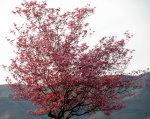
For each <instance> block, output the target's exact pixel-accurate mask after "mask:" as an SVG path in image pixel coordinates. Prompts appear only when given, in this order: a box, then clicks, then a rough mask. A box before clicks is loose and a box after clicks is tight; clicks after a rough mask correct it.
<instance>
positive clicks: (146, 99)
mask: <svg viewBox="0 0 150 119" xmlns="http://www.w3.org/2000/svg"><path fill="white" fill-rule="evenodd" d="M142 79H145V80H150V73H147V74H145V75H143V76H142ZM125 104H126V108H124V109H121V110H118V111H114V112H113V113H112V114H111V116H106V115H104V114H103V113H101V112H97V113H95V114H93V115H88V116H81V117H73V118H72V119H150V86H145V87H143V88H141V89H137V90H136V95H135V96H131V97H128V98H125ZM34 108H36V107H35V106H33V105H32V103H30V102H28V101H25V100H16V99H13V94H12V91H10V90H9V89H8V88H7V85H0V119H50V118H49V117H48V116H47V115H42V116H39V115H29V114H27V113H26V111H27V110H30V109H34Z"/></svg>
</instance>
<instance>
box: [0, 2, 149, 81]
mask: <svg viewBox="0 0 150 119" xmlns="http://www.w3.org/2000/svg"><path fill="white" fill-rule="evenodd" d="M28 1H29V0H28ZM38 1H42V0H38ZM47 1H48V5H49V7H53V8H57V7H60V8H61V9H62V10H63V11H72V10H73V9H74V8H77V7H84V6H85V5H86V4H87V3H89V4H91V6H92V7H94V6H95V7H96V9H95V13H94V14H93V15H92V16H91V17H89V19H88V21H89V23H90V27H91V28H92V30H94V31H96V32H95V34H94V35H93V37H92V39H90V40H89V41H88V43H89V44H93V43H95V42H96V41H98V40H99V39H101V37H103V36H111V35H115V36H119V37H123V33H124V32H125V31H126V30H129V31H130V33H131V34H133V35H134V37H133V38H132V40H131V41H130V42H129V43H128V44H127V47H128V48H130V49H135V50H136V51H135V52H134V54H133V56H134V58H133V60H132V61H131V62H130V65H129V66H128V69H127V72H129V71H131V70H134V69H135V70H138V69H146V68H150V0H47ZM21 2H22V0H3V1H1V2H0V16H1V17H0V18H1V19H0V65H1V64H9V63H10V60H9V59H10V58H13V57H14V55H13V49H14V48H13V47H12V46H11V45H10V44H9V43H8V42H6V40H5V37H7V36H10V35H9V30H10V29H12V28H13V23H14V22H16V23H19V22H21V19H20V18H19V17H18V16H15V15H13V14H12V13H11V11H12V10H14V8H15V7H16V6H19V5H20V3H21ZM7 75H8V73H7V72H5V71H3V70H0V84H4V83H5V77H6V76H7Z"/></svg>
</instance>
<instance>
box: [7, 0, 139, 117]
mask: <svg viewBox="0 0 150 119" xmlns="http://www.w3.org/2000/svg"><path fill="white" fill-rule="evenodd" d="M21 5H22V7H17V8H16V11H13V13H14V14H19V15H20V16H22V17H24V18H25V19H26V20H27V22H26V23H25V24H24V25H22V26H21V27H19V26H18V25H17V24H14V27H15V29H16V30H14V31H13V30H12V31H11V32H12V33H13V34H15V35H16V37H17V40H16V41H14V44H15V47H16V48H17V52H16V57H15V58H14V59H12V63H11V65H10V66H9V67H8V69H9V72H10V73H11V74H12V76H13V79H15V81H16V82H15V83H13V82H12V80H11V78H8V77H7V79H6V80H7V82H8V84H9V87H10V88H11V89H13V90H14V94H15V95H16V97H15V98H16V99H20V98H22V99H26V100H28V101H30V102H33V104H34V105H37V106H38V107H39V110H38V109H37V110H30V111H27V112H28V113H31V114H48V116H49V117H52V118H54V119H61V118H66V119H69V118H71V117H72V116H74V115H75V116H81V115H84V114H91V113H93V112H95V111H102V112H104V113H105V114H107V115H109V114H111V112H112V110H118V109H121V108H123V107H124V105H123V100H122V98H121V97H122V94H126V93H128V94H129V95H131V94H130V93H129V92H128V91H131V90H132V89H134V88H136V87H139V86H140V85H139V83H137V78H136V79H135V78H132V79H126V77H125V75H124V74H123V72H124V69H125V68H126V66H127V64H128V62H129V61H130V60H131V58H132V56H131V54H132V51H131V50H129V49H126V48H125V47H124V46H125V42H126V40H128V39H130V38H131V36H130V35H129V33H128V32H126V33H125V36H126V38H125V39H122V40H119V41H115V37H113V36H112V37H103V38H102V39H100V40H99V42H98V44H96V45H95V46H94V48H93V49H90V48H89V46H88V45H87V44H86V43H83V40H82V39H84V38H85V37H87V36H89V35H91V34H92V32H91V31H90V30H87V26H88V23H85V22H84V19H85V18H87V17H88V16H90V15H91V14H92V13H93V10H94V8H90V7H89V6H87V7H84V8H81V9H79V8H77V9H75V10H74V11H73V12H66V13H62V14H60V9H55V8H47V4H46V2H43V3H37V2H36V1H31V2H27V1H25V2H24V3H22V4H21ZM8 40H9V41H10V42H11V43H12V40H10V39H8ZM80 41H81V42H80ZM124 92H125V93H124Z"/></svg>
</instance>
